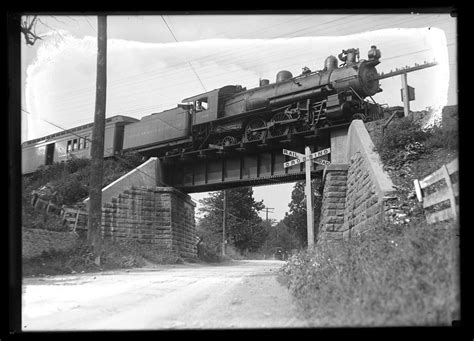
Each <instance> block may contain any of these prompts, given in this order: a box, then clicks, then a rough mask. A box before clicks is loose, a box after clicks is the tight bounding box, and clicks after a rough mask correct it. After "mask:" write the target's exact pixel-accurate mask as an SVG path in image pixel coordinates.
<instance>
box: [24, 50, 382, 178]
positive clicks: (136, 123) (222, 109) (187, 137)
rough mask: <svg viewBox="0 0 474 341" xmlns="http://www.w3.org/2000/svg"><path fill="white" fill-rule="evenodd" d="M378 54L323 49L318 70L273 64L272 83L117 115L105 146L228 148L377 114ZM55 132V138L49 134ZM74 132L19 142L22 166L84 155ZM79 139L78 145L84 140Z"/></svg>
mask: <svg viewBox="0 0 474 341" xmlns="http://www.w3.org/2000/svg"><path fill="white" fill-rule="evenodd" d="M380 57H381V53H380V50H378V49H377V48H376V46H371V49H370V50H369V52H368V59H367V60H365V59H359V49H354V48H350V49H347V50H343V51H342V52H341V53H340V54H339V55H338V58H339V61H341V62H342V63H341V65H338V58H336V57H335V56H329V57H327V58H326V60H325V61H324V68H323V69H322V70H319V71H311V70H309V69H308V68H307V67H305V68H303V72H302V74H301V75H298V76H296V77H293V75H292V74H291V73H290V72H289V71H280V72H278V74H277V76H276V81H275V83H270V82H269V81H268V80H266V79H263V80H260V86H259V87H256V88H253V89H249V90H247V89H246V88H243V87H242V86H240V85H228V86H224V87H222V88H219V89H215V90H212V91H208V92H206V93H202V94H199V95H196V96H193V97H189V98H185V99H184V100H183V101H182V103H181V104H178V105H177V107H175V108H172V109H170V110H165V111H163V112H159V113H153V114H151V115H147V116H144V117H142V118H141V120H136V119H133V118H129V117H126V116H117V118H120V120H119V121H120V122H119V121H117V124H118V125H117V127H119V130H117V131H118V133H117V134H115V133H114V134H113V135H114V137H113V148H108V149H107V148H106V149H107V150H112V154H110V155H108V156H111V155H113V154H115V153H117V152H120V151H129V150H134V151H138V152H141V153H143V154H146V155H154V156H160V157H161V156H165V155H170V154H171V155H172V154H176V153H183V152H187V151H196V150H201V149H206V148H209V146H210V145H213V144H214V145H220V146H227V147H230V146H239V145H241V144H243V143H259V142H265V141H271V140H273V141H279V140H280V139H284V138H286V137H288V135H289V134H294V133H304V132H311V131H313V132H314V131H316V130H317V129H319V128H324V127H327V126H331V125H335V124H340V123H348V122H350V121H351V120H353V119H362V120H364V121H367V120H372V119H374V118H378V117H379V115H380V109H381V107H380V106H379V105H378V104H376V103H375V101H373V99H372V97H371V96H373V95H375V94H376V93H378V92H380V91H382V90H381V89H380V87H379V75H378V73H377V70H376V68H375V66H376V65H378V64H379V63H380V61H379V59H380ZM366 98H370V99H371V100H372V102H369V101H367V100H366ZM115 117H116V116H114V117H113V120H114V122H115V120H116V118H115ZM110 120H112V118H111V119H108V121H110ZM111 124H112V122H111ZM113 126H114V127H115V126H116V125H115V123H114V125H113ZM83 129H86V130H87V129H91V124H89V125H85V126H81V127H77V128H73V129H71V130H70V131H75V130H80V133H81V134H82V133H84V132H83V131H82V130H83ZM113 131H114V132H115V128H114V130H113ZM78 132H79V131H78ZM85 133H87V131H86V132H85ZM85 133H84V134H85ZM56 135H58V136H56ZM59 135H60V137H61V141H63V142H61V143H57V141H53V140H54V139H57V138H58V137H59ZM76 135H77V133H76V134H75V135H71V136H69V135H68V133H67V132H60V133H56V134H52V135H49V136H46V137H42V138H39V139H35V140H32V141H27V142H25V143H23V145H22V154H23V155H22V160H23V163H24V164H23V173H24V174H25V173H31V172H32V171H34V170H36V168H37V167H39V166H40V165H44V164H51V163H52V162H53V161H61V160H64V159H67V157H69V156H70V155H76V156H78V157H90V152H89V150H88V148H87V150H86V151H81V146H80V143H81V140H80V139H79V140H78V141H77V143H78V147H76V148H75V145H74V143H75V141H76V140H75V139H76V138H77V136H76ZM85 135H88V134H85ZM89 136H90V135H89ZM68 139H69V140H70V141H69V140H68ZM106 140H107V139H106ZM66 141H68V142H67V143H71V146H69V145H66ZM111 141H112V140H111ZM54 142H56V143H55V144H54ZM83 143H84V145H86V140H84V141H83ZM110 143H112V142H110ZM62 144H64V146H62ZM59 147H61V148H59ZM87 147H88V146H87ZM58 148H59V149H58ZM84 149H85V148H84ZM106 156H107V155H106Z"/></svg>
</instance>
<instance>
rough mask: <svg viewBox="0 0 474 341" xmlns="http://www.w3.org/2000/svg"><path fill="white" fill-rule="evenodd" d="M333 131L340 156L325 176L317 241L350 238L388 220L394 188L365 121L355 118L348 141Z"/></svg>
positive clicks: (329, 167)
mask: <svg viewBox="0 0 474 341" xmlns="http://www.w3.org/2000/svg"><path fill="white" fill-rule="evenodd" d="M331 134H332V135H331V148H332V147H333V145H334V148H338V157H337V158H336V161H337V163H334V162H333V161H332V162H333V164H331V165H329V166H328V167H327V168H326V170H325V174H324V176H323V182H324V190H323V202H322V208H321V210H322V211H321V218H320V226H319V236H318V242H319V241H341V240H347V239H348V238H350V236H351V235H353V234H362V233H366V232H368V231H370V230H372V229H373V228H376V227H377V226H378V225H380V224H381V223H383V222H384V220H385V215H386V213H385V211H386V210H387V205H388V200H391V199H390V194H391V192H392V191H393V184H392V181H391V179H390V177H389V176H388V174H386V173H385V172H384V171H383V168H382V163H381V161H380V157H379V156H378V154H377V153H376V152H375V151H374V145H373V143H372V140H371V139H370V136H369V134H368V132H367V129H365V126H364V124H363V122H362V121H359V120H354V121H352V123H351V125H350V127H349V129H348V131H347V132H346V134H347V138H346V139H345V140H344V139H342V138H341V136H343V135H344V134H343V132H341V131H336V132H335V133H331ZM333 140H334V141H335V142H337V141H339V142H340V143H338V144H337V143H335V142H334V143H333ZM341 141H342V142H341ZM331 153H333V151H332V150H331ZM343 154H345V155H346V156H345V157H343V156H342V155H343Z"/></svg>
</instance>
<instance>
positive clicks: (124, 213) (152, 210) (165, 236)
mask: <svg viewBox="0 0 474 341" xmlns="http://www.w3.org/2000/svg"><path fill="white" fill-rule="evenodd" d="M194 209H195V203H194V202H193V201H192V200H191V198H190V197H189V196H188V195H187V194H184V193H181V192H179V191H177V190H175V189H173V188H170V187H132V188H131V189H129V190H125V191H123V193H121V194H119V195H118V197H116V198H113V199H112V200H111V202H110V203H105V204H104V205H103V209H102V235H103V237H104V238H110V239H112V240H113V241H120V240H137V241H139V242H141V243H147V244H151V245H153V246H155V247H156V249H157V251H159V252H163V253H172V254H175V255H176V256H180V257H185V258H195V257H197V236H196V226H195V221H194Z"/></svg>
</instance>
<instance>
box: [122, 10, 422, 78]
mask: <svg viewBox="0 0 474 341" xmlns="http://www.w3.org/2000/svg"><path fill="white" fill-rule="evenodd" d="M347 17H350V16H346V17H343V18H339V19H336V20H334V21H338V20H343V19H345V18H347ZM376 17H378V16H376ZM373 18H374V17H373V16H370V17H369V18H367V19H365V18H363V17H362V18H360V17H359V16H356V17H355V18H354V20H352V21H351V22H353V21H357V20H361V19H362V20H364V19H365V20H368V22H369V24H371V25H373V21H374V19H373ZM310 19H311V18H310ZM379 19H380V20H382V19H383V18H379ZM421 19H423V20H425V21H426V20H427V18H426V17H423V18H416V17H415V18H402V21H401V22H396V23H395V24H393V21H391V22H390V25H392V26H393V25H398V24H401V23H406V22H415V21H420V20H421ZM163 20H164V19H163ZM165 23H166V22H165ZM327 23H328V22H325V23H322V24H319V25H312V26H310V27H307V28H304V29H303V30H308V29H310V30H314V29H316V28H318V27H320V26H323V25H325V24H327ZM346 23H348V21H346V22H345V24H346ZM379 25H382V26H383V23H382V24H377V26H379ZM377 26H376V27H377ZM370 28H371V29H373V26H371V27H370ZM168 29H169V28H168ZM325 29H329V28H325ZM351 29H353V26H352V25H351ZM301 30H302V29H300V31H301ZM257 32H258V31H257ZM295 32H296V31H293V32H289V33H285V34H281V35H279V36H276V37H273V38H272V39H275V38H279V37H285V36H288V35H289V34H294V33H295ZM171 33H172V31H171ZM318 33H320V32H318ZM351 33H352V32H351ZM172 35H173V37H174V34H173V33H172ZM174 38H175V37H174ZM175 40H176V38H175ZM176 41H177V40H176ZM246 49H249V48H246ZM246 49H243V50H240V51H239V52H242V51H245V50H246ZM250 49H253V47H250ZM216 55H220V56H226V55H230V56H235V52H234V51H229V52H227V53H224V54H222V53H214V54H210V55H206V56H203V57H199V58H194V59H192V61H198V60H206V59H208V58H209V57H212V56H216ZM188 63H189V61H188ZM179 65H181V63H176V64H173V65H170V66H169V67H170V68H171V67H174V66H179ZM146 73H148V71H147V72H142V73H138V74H135V75H132V76H129V77H123V78H121V79H119V80H116V81H122V80H124V79H126V78H133V77H137V76H140V75H143V74H146ZM160 74H163V73H160Z"/></svg>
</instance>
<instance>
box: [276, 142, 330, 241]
mask: <svg viewBox="0 0 474 341" xmlns="http://www.w3.org/2000/svg"><path fill="white" fill-rule="evenodd" d="M330 152H331V148H326V149H322V150H319V151H317V152H314V153H311V149H309V147H306V148H305V153H304V154H301V153H297V152H294V151H292V150H288V149H283V154H284V155H288V156H293V157H295V158H296V159H293V160H290V161H287V162H284V163H283V167H284V168H288V167H291V166H295V165H298V164H300V163H302V162H304V163H305V164H306V167H305V172H306V186H305V196H306V224H307V233H308V247H309V248H311V247H313V245H314V212H313V191H312V190H311V161H313V162H315V163H317V164H320V165H324V166H327V165H330V164H331V162H329V161H328V160H319V159H318V158H319V157H321V156H324V155H327V154H329V153H330Z"/></svg>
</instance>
